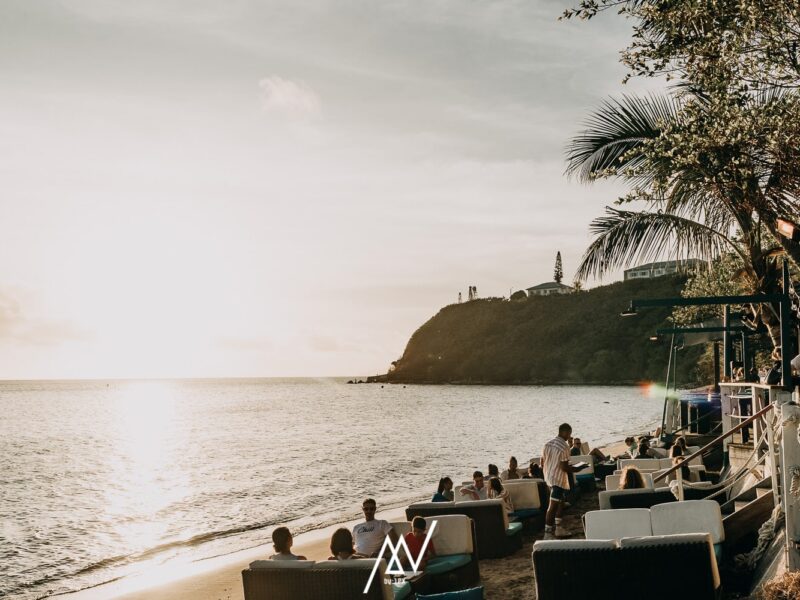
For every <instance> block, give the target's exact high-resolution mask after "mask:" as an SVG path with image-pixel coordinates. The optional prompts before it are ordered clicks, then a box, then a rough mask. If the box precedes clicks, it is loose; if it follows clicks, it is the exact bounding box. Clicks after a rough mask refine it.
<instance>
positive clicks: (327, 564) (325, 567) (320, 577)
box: [242, 559, 410, 600]
mask: <svg viewBox="0 0 800 600" xmlns="http://www.w3.org/2000/svg"><path fill="white" fill-rule="evenodd" d="M294 562H304V563H311V565H309V566H304V567H300V568H298V567H295V566H294V565H290V566H287V565H286V564H285V563H294ZM374 566H375V559H358V560H347V561H324V562H319V563H313V561H256V562H254V563H251V565H250V568H249V569H245V570H244V571H242V583H243V585H244V597H245V600H306V599H309V598H314V599H319V600H353V598H359V599H362V598H363V600H399V599H400V598H408V597H409V592H410V589H409V588H407V587H404V588H403V590H400V591H399V593H397V594H395V591H394V590H393V589H392V586H391V585H387V584H386V583H385V581H384V579H385V572H386V561H385V560H381V564H380V567H379V570H378V572H377V573H376V574H375V577H374V578H373V581H372V585H371V586H370V588H369V590H368V591H367V593H366V594H365V593H364V588H365V587H366V584H367V581H369V577H370V575H371V573H372V569H373V567H374Z"/></svg>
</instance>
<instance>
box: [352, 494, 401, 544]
mask: <svg viewBox="0 0 800 600" xmlns="http://www.w3.org/2000/svg"><path fill="white" fill-rule="evenodd" d="M377 508H378V506H377V504H376V502H375V500H373V499H372V498H367V499H366V500H364V502H363V504H362V505H361V510H363V511H364V522H363V523H359V524H358V525H356V526H355V527H353V539H355V542H356V552H358V553H359V554H363V555H364V556H369V557H371V558H375V557H377V556H378V552H380V551H381V547H382V546H383V540H384V539H385V538H386V536H387V535H388V536H389V539H391V540H392V544H396V543H397V534H396V533H395V532H394V529H392V526H391V525H389V522H388V521H384V520H383V519H376V518H375V511H376V510H377Z"/></svg>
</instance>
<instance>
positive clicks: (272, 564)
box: [250, 560, 314, 569]
mask: <svg viewBox="0 0 800 600" xmlns="http://www.w3.org/2000/svg"><path fill="white" fill-rule="evenodd" d="M313 566H314V561H313V560H254V561H253V562H251V563H250V568H251V569H308V568H309V567H313Z"/></svg>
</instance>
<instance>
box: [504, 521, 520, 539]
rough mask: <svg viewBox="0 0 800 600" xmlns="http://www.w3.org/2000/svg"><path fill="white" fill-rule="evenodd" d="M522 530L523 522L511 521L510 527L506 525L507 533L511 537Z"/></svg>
mask: <svg viewBox="0 0 800 600" xmlns="http://www.w3.org/2000/svg"><path fill="white" fill-rule="evenodd" d="M520 531H522V523H520V522H518V521H517V522H515V523H509V524H508V527H506V535H507V536H509V537H510V536H512V535H517V533H519V532H520Z"/></svg>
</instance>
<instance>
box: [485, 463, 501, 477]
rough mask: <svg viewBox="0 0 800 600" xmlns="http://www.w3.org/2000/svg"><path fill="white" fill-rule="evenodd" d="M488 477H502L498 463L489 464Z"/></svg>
mask: <svg viewBox="0 0 800 600" xmlns="http://www.w3.org/2000/svg"><path fill="white" fill-rule="evenodd" d="M487 477H488V478H490V479H491V478H492V477H500V471H499V470H498V469H497V465H493V464H491V463H490V464H489V474H488V475H487Z"/></svg>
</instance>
